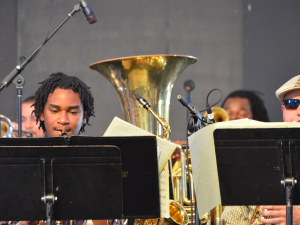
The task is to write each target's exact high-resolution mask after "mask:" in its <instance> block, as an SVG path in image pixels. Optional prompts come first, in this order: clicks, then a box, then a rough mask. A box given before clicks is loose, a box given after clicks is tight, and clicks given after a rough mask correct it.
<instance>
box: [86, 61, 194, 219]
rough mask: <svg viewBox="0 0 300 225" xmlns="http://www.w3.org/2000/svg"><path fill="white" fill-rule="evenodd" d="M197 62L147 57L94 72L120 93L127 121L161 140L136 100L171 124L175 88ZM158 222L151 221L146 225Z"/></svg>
mask: <svg viewBox="0 0 300 225" xmlns="http://www.w3.org/2000/svg"><path fill="white" fill-rule="evenodd" d="M196 61H197V59H196V58H195V57H192V56H183V55H146V56H134V57H125V58H118V59H111V60H105V61H101V62H96V63H93V64H91V65H90V68H91V69H93V70H96V71H98V72H99V73H101V74H102V75H103V76H104V77H105V78H106V79H107V80H108V81H109V82H110V83H111V84H112V85H113V87H114V88H115V90H116V91H117V93H118V96H119V100H120V103H121V107H122V111H123V116H124V120H126V121H127V122H129V123H131V124H133V125H135V126H137V127H139V128H142V129H144V130H146V131H149V132H150V133H153V134H155V135H157V136H161V135H162V134H164V131H163V128H162V126H159V124H158V123H157V121H156V119H155V118H154V117H153V116H152V115H150V113H149V112H147V110H144V109H142V108H139V102H138V101H136V100H135V97H134V96H135V95H139V96H143V98H145V99H147V100H148V101H149V104H150V105H151V106H152V110H153V111H154V112H156V113H157V114H159V115H160V116H161V117H162V118H164V120H165V121H167V122H169V112H170V100H171V92H172V88H173V86H174V84H175V82H176V80H177V78H178V77H179V76H180V74H181V73H182V72H183V70H184V69H185V68H186V67H188V66H189V65H190V64H193V63H195V62H196ZM174 204H175V203H174ZM170 207H171V205H170ZM170 213H171V211H170ZM155 221H156V220H155V219H154V220H149V221H146V224H147V223H148V224H152V223H155ZM139 222H140V223H143V224H145V222H144V221H139ZM156 222H157V221H156Z"/></svg>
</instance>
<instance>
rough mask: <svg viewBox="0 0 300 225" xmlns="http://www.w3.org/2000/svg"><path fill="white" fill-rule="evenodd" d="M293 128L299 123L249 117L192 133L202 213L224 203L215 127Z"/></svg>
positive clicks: (194, 162)
mask: <svg viewBox="0 0 300 225" xmlns="http://www.w3.org/2000/svg"><path fill="white" fill-rule="evenodd" d="M291 127H300V123H294V122H291V123H286V122H275V123H271V122H268V123H266V122H259V121H255V120H250V119H241V120H233V121H227V122H221V123H214V124H211V125H209V126H207V127H204V128H202V129H201V130H199V131H197V132H196V133H194V134H192V135H191V136H190V137H189V145H190V153H191V161H192V167H193V176H194V184H195V191H196V196H197V207H198V213H199V215H204V214H205V213H206V212H208V211H210V210H211V209H213V208H214V207H216V206H217V205H220V204H221V196H220V187H219V178H218V171H217V164H216V155H215V144H214V137H213V132H214V130H215V129H226V128H291Z"/></svg>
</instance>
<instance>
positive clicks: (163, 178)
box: [159, 165, 170, 218]
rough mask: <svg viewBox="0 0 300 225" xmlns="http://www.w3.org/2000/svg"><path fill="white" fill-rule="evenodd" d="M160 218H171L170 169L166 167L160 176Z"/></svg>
mask: <svg viewBox="0 0 300 225" xmlns="http://www.w3.org/2000/svg"><path fill="white" fill-rule="evenodd" d="M159 200H160V216H161V217H166V218H169V217H170V207H169V167H168V165H166V166H165V167H164V168H163V170H162V171H161V173H160V175H159Z"/></svg>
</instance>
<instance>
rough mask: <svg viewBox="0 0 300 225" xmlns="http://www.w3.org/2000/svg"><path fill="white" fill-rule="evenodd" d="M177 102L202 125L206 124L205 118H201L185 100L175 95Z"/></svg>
mask: <svg viewBox="0 0 300 225" xmlns="http://www.w3.org/2000/svg"><path fill="white" fill-rule="evenodd" d="M177 100H178V101H179V102H180V103H181V104H182V105H183V106H184V107H185V108H187V110H188V111H189V112H190V113H191V114H192V115H193V116H196V117H197V119H198V120H200V121H201V122H202V123H204V124H205V123H206V122H207V121H206V118H205V117H203V116H202V114H201V113H200V112H199V111H198V110H197V109H196V108H195V107H191V106H190V104H189V103H188V102H187V101H186V100H185V98H184V97H183V96H181V95H177Z"/></svg>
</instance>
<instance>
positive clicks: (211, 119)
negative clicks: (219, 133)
mask: <svg viewBox="0 0 300 225" xmlns="http://www.w3.org/2000/svg"><path fill="white" fill-rule="evenodd" d="M206 107H207V110H206V112H207V118H208V121H207V122H208V123H216V120H215V117H214V114H213V112H212V110H211V107H210V106H209V105H206Z"/></svg>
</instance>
